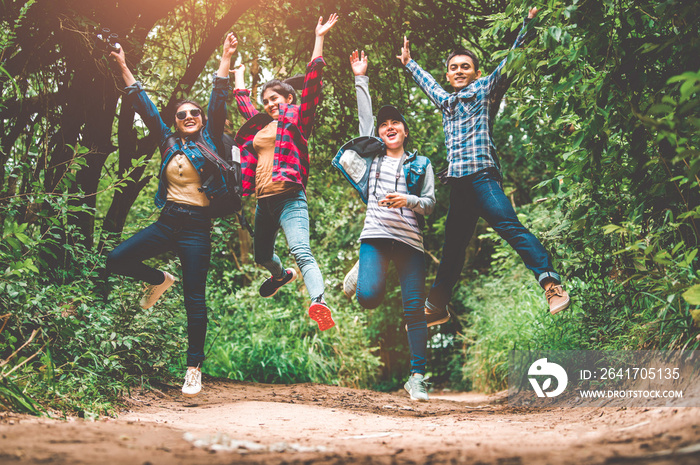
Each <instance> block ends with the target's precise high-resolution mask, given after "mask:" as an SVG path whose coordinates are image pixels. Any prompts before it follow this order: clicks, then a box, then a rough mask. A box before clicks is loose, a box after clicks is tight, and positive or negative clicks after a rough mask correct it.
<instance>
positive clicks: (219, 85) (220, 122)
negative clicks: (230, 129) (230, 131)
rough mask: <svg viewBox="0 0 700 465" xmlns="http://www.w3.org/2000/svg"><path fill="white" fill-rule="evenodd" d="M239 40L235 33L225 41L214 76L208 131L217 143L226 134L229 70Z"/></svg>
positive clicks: (208, 113)
mask: <svg viewBox="0 0 700 465" xmlns="http://www.w3.org/2000/svg"><path fill="white" fill-rule="evenodd" d="M237 47H238V39H237V38H236V35H235V34H234V33H233V32H229V33H228V34H227V35H226V38H225V39H224V45H223V50H222V51H221V61H220V62H219V69H218V70H217V71H216V75H215V76H214V82H213V88H212V90H211V97H210V98H209V105H207V126H206V127H207V130H208V131H209V133H210V134H211V136H212V138H213V139H214V140H215V141H217V142H218V141H219V140H220V139H221V137H222V136H223V134H224V125H225V124H226V100H227V98H228V91H229V85H228V83H229V76H228V75H229V68H230V67H231V57H232V56H233V54H234V53H236V48H237Z"/></svg>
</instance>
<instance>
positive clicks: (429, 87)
mask: <svg viewBox="0 0 700 465" xmlns="http://www.w3.org/2000/svg"><path fill="white" fill-rule="evenodd" d="M529 21H530V20H529V19H527V18H525V21H524V22H523V27H522V29H521V30H520V33H519V34H518V38H517V39H515V43H514V44H513V48H516V47H520V46H522V45H523V44H524V43H525V38H526V36H527V24H528V22H529ZM505 64H506V59H505V58H504V59H503V61H501V62H500V63H499V65H498V67H497V68H496V70H495V71H494V72H493V73H491V74H490V75H489V76H486V77H482V78H479V79H477V80H476V81H474V82H472V83H471V84H469V85H468V86H467V87H465V88H464V89H462V90H460V91H458V92H453V93H449V92H447V91H446V90H445V89H443V88H442V86H441V85H440V84H438V83H437V81H436V80H435V78H433V76H431V75H430V73H428V72H427V71H425V70H424V69H423V68H421V67H420V66H419V65H418V63H416V62H415V61H413V60H410V61H409V62H408V63H407V64H406V69H407V70H408V71H409V72H410V73H411V76H412V77H413V79H414V80H415V81H416V83H417V84H418V86H420V88H421V89H423V92H425V93H426V94H427V95H428V97H430V100H432V101H433V103H434V104H435V105H436V106H437V107H438V108H439V109H440V110H441V111H442V128H443V130H444V131H445V145H446V146H447V161H448V162H449V167H448V169H447V176H448V177H452V178H460V177H463V176H469V175H470V174H473V173H476V172H477V171H481V170H484V169H486V168H496V169H498V168H499V164H498V155H497V154H496V146H495V145H494V143H493V136H492V123H493V118H494V116H496V113H497V112H498V108H496V105H498V101H500V99H498V98H495V96H496V95H497V94H498V93H501V92H504V91H505V89H503V88H499V83H501V84H503V83H502V82H501V81H505V80H504V79H502V75H501V71H502V70H503V66H505Z"/></svg>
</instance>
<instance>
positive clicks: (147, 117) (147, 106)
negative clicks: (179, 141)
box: [110, 48, 172, 143]
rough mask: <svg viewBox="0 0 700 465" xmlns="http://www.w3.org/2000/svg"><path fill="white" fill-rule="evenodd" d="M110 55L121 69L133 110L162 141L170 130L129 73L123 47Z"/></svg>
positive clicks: (169, 133) (141, 87) (140, 86)
mask: <svg viewBox="0 0 700 465" xmlns="http://www.w3.org/2000/svg"><path fill="white" fill-rule="evenodd" d="M110 56H111V57H112V59H113V60H114V61H115V62H116V63H117V65H118V66H119V69H120V70H121V73H122V79H123V80H124V84H125V85H126V91H127V98H128V99H129V100H131V104H132V105H133V107H134V110H136V112H137V113H138V114H139V115H141V119H143V122H144V123H145V124H146V127H147V128H148V130H149V131H158V134H159V135H160V142H161V143H162V142H163V141H164V140H165V138H166V137H168V136H169V135H171V134H172V131H171V130H170V128H169V127H168V126H167V125H166V124H165V123H164V122H163V118H161V117H160V113H159V112H158V109H157V108H156V106H155V105H154V104H153V102H152V101H151V99H150V98H149V97H148V95H147V94H146V91H144V90H143V86H142V85H141V83H140V82H138V81H137V80H136V78H134V75H133V74H132V73H131V70H130V69H129V67H128V66H127V64H126V55H125V54H124V49H123V48H120V49H119V51H118V52H112V53H110Z"/></svg>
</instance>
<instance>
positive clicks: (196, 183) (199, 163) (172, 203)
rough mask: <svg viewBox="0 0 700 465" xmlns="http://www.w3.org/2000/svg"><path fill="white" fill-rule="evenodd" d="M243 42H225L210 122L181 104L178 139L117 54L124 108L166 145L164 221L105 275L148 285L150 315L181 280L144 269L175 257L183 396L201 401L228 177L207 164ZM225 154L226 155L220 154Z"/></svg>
mask: <svg viewBox="0 0 700 465" xmlns="http://www.w3.org/2000/svg"><path fill="white" fill-rule="evenodd" d="M237 45H238V41H237V40H236V36H235V35H234V34H233V33H229V34H228V35H227V36H226V39H225V40H224V45H223V53H222V56H221V63H220V65H219V69H218V71H217V73H216V75H215V76H214V82H213V89H212V93H211V97H210V99H209V105H208V107H207V115H206V116H205V115H204V111H203V110H202V107H201V106H200V105H199V104H197V103H196V102H193V101H191V100H182V101H180V102H178V103H177V104H176V107H175V115H174V116H175V132H173V131H171V130H170V128H169V127H168V126H167V125H166V124H165V123H164V122H163V120H162V119H161V116H160V113H159V112H158V110H157V109H156V107H155V105H154V104H153V102H152V101H151V99H150V98H149V97H148V95H146V92H145V91H144V89H143V86H142V85H141V83H140V82H138V81H136V79H135V78H134V76H133V74H132V73H131V71H130V70H129V67H128V66H127V65H126V58H125V55H124V50H123V49H120V50H119V51H118V52H112V53H111V56H112V58H113V59H114V60H115V61H116V62H117V64H118V65H119V68H120V70H121V73H122V77H123V79H124V83H125V84H126V86H127V87H126V91H127V95H126V97H125V102H126V101H130V103H131V104H132V105H133V107H134V109H135V110H136V112H138V113H139V114H140V115H141V118H142V119H143V121H144V123H145V124H146V127H147V128H148V130H149V131H150V132H151V133H156V134H157V135H158V137H159V141H160V152H161V167H160V176H159V178H160V180H159V183H158V191H157V193H156V197H155V204H156V206H157V207H158V208H161V209H162V210H161V213H160V217H159V218H158V221H156V222H155V223H153V224H151V225H150V226H148V227H146V228H145V229H143V230H141V231H139V232H138V233H136V234H134V235H133V236H131V237H130V238H129V239H127V240H126V241H124V242H122V243H121V244H120V245H119V246H118V247H117V248H116V249H114V250H113V251H112V252H111V253H110V254H109V255H108V256H107V270H108V271H109V272H113V273H116V274H119V275H124V276H130V277H133V278H135V279H139V280H141V281H145V282H146V283H148V284H149V286H148V287H147V289H146V292H145V294H144V296H143V298H142V299H141V307H142V308H144V309H147V308H150V307H151V306H153V304H155V303H156V301H157V300H158V298H160V296H161V295H162V294H163V292H165V291H166V290H167V289H168V288H169V287H170V286H172V284H173V283H174V282H175V277H174V276H172V275H171V274H170V273H168V272H166V271H160V270H157V269H155V268H152V267H150V266H148V265H146V264H144V263H143V261H144V260H146V259H149V258H152V257H155V256H157V255H160V254H162V253H165V252H168V251H173V252H175V253H176V254H177V255H178V257H179V258H180V264H181V266H182V288H183V291H184V297H185V309H186V310H187V335H188V340H189V344H188V347H187V367H188V368H187V373H186V375H185V384H184V385H183V387H182V393H183V394H184V395H186V396H195V395H197V394H198V393H199V392H200V391H201V389H202V372H201V368H202V362H203V361H204V340H205V337H206V332H207V305H206V301H205V291H206V281H207V273H208V271H209V259H210V256H211V237H210V229H211V219H210V215H209V212H208V207H209V203H210V201H211V200H213V199H216V198H217V197H218V196H220V195H221V194H222V193H223V192H225V189H226V188H225V184H224V178H223V175H222V173H221V171H220V170H219V168H218V167H217V166H214V164H213V163H211V162H210V161H208V160H207V158H206V157H205V155H204V153H205V152H209V153H208V154H207V155H209V157H211V156H216V154H217V152H218V151H217V147H219V148H221V146H222V138H223V129H224V123H225V121H226V98H227V95H228V88H229V86H228V74H229V67H230V62H231V56H232V55H233V53H234V52H235V51H236V47H237ZM219 153H220V152H219Z"/></svg>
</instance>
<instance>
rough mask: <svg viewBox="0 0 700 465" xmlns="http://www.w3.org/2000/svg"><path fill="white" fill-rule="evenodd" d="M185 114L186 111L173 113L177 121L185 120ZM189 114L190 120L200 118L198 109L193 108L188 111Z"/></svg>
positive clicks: (200, 111)
mask: <svg viewBox="0 0 700 465" xmlns="http://www.w3.org/2000/svg"><path fill="white" fill-rule="evenodd" d="M187 113H188V110H182V111H178V112H177V113H175V117H176V118H177V119H179V120H183V119H185V118H187ZM189 114H190V115H192V118H196V117H198V116H201V114H202V110H200V109H199V108H193V109H191V110H189Z"/></svg>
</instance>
